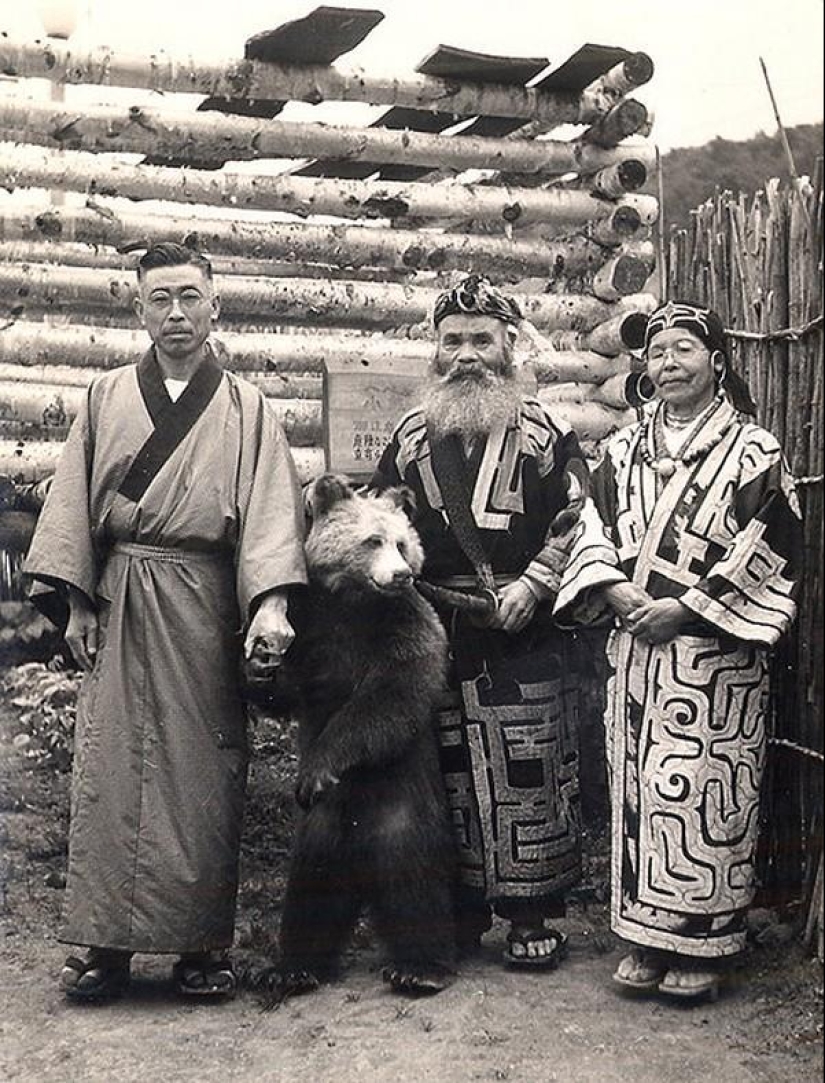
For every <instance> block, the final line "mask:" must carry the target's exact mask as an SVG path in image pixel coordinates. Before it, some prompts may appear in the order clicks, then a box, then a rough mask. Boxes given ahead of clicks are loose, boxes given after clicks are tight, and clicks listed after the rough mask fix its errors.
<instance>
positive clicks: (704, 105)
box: [0, 0, 824, 151]
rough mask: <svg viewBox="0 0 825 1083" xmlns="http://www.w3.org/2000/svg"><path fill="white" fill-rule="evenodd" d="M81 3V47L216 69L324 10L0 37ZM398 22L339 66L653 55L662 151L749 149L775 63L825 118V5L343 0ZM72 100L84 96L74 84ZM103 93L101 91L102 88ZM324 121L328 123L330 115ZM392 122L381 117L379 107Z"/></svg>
mask: <svg viewBox="0 0 825 1083" xmlns="http://www.w3.org/2000/svg"><path fill="white" fill-rule="evenodd" d="M67 3H68V4H70V5H71V4H72V3H74V6H75V8H76V13H77V26H76V29H75V32H74V35H73V38H72V43H73V44H75V45H77V47H80V46H81V45H82V44H87V43H88V44H100V45H110V46H113V47H116V48H119V49H123V50H127V51H128V52H130V53H133V54H135V53H144V52H151V51H153V50H158V49H165V50H166V51H167V52H169V53H172V54H174V55H189V54H191V55H193V56H202V57H204V58H209V59H216V58H220V57H226V58H227V59H229V58H232V57H238V56H241V55H242V54H243V44H244V41H245V40H246V38H247V37H249V36H250V35H252V34H254V33H257V32H259V31H261V30H265V29H270V28H272V27H274V26H277V25H279V24H280V23H282V22H285V21H287V20H289V19H294V18H299V17H301V16H302V15H305V14H307V13H308V12H309V11H310V10H312V9H313V8H314V7H316V6H318V5H317V3H316V2H313V0H304V2H297V0H284V2H278V0H230V2H222V3H215V2H214V0H137V2H135V0H129V2H126V0H0V30H5V31H7V32H8V31H11V32H12V33H14V34H15V35H17V34H19V35H22V36H24V37H27V36H38V35H40V34H42V26H43V23H42V20H41V14H40V12H41V10H42V9H43V8H44V7H46V6H48V5H51V4H61V5H65V4H67ZM337 3H338V6H341V7H373V8H377V9H378V10H380V11H383V12H384V14H385V19H384V20H383V22H382V23H380V24H379V25H378V27H376V29H375V30H373V31H372V33H371V34H370V35H369V37H368V38H367V39H366V41H364V42H363V43H362V44H361V45H360V46H358V48H357V49H355V50H353V51H352V52H351V53H348V54H346V55H345V56H344V57H342V58H341V60H340V61H338V66H339V67H347V68H348V67H353V66H356V67H363V68H364V69H365V70H367V71H369V72H370V73H373V72H375V73H378V72H392V73H394V74H396V75H401V74H408V73H411V72H412V70H413V69H414V67H415V65H416V63H417V62H418V61H420V60H421V59H423V57H424V56H426V54H427V53H429V52H430V51H431V50H432V49H434V48H435V46H436V45H438V44H445V45H455V46H459V47H462V48H466V49H474V50H477V51H480V52H488V53H497V54H503V55H510V56H546V57H548V59H549V60H550V61H551V63H552V64H553V65H554V66H558V65H559V64H561V63H562V62H563V61H564V60H565V59H566V58H567V57H568V56H569V55H570V54H571V53H573V52H575V50H576V49H577V48H578V47H579V46H581V45H582V44H584V43H585V42H594V43H597V44H602V45H615V46H621V47H623V48H626V49H631V50H642V51H644V52H647V53H649V55H650V56H651V58H652V59H653V61H654V64H655V66H656V72H655V74H654V76H653V79H652V81H651V83H650V84H649V85H648V86H646V87H644V88H641V89H640V90H638V91H637V92H635V96H636V97H638V98H639V99H640V100H641V101H643V102H644V104H645V105H646V106H647V108H648V110H651V111H652V112H653V114H654V117H655V121H654V126H653V130H652V133H651V138H652V139H653V141H654V142H656V143H657V144H658V145H659V146H660V147H661V149H662V150H663V151H666V150H669V149H671V148H673V147H681V146H696V145H699V144H702V143H704V142H706V141H707V140H709V139H712V138H714V137H715V136H722V137H723V138H726V139H747V138H749V137H750V136H752V135H754V134H755V133H757V132H759V131H765V132H770V133H772V132H774V131H775V130H776V124H775V121H774V116H773V111H772V108H771V103H770V99H769V97H768V93H767V90H766V87H765V83H764V77H763V75H762V71H761V68H760V65H759V57H760V56H761V57H763V58H764V60H765V63H766V65H767V69H768V73H769V75H770V79H771V83H772V85H773V90H774V94H775V96H776V98H777V103H778V106H779V111H780V115H781V118H782V121H783V123H784V124H785V125H786V126H788V127H790V126H792V125H795V124H810V123H816V122H819V121H821V120H822V116H823V102H822V96H823V79H824V77H823V0H782V2H777V0H614V2H613V3H610V2H607V0H570V2H568V3H559V0H505V2H503V3H502V2H498V3H497V2H496V0H474V2H470V0H360V3H357V2H354V0H337ZM71 89H72V90H73V88H71ZM97 93H99V92H97ZM368 108H369V107H358V106H347V105H344V104H342V103H338V104H337V106H334V105H332V104H331V103H325V104H323V105H321V106H318V107H315V108H314V109H313V107H310V106H289V107H288V110H289V111H285V112H284V113H283V114H282V117H283V119H301V118H303V117H305V116H307V117H309V116H311V117H313V119H318V120H322V119H323V120H327V121H329V122H333V123H335V122H346V121H347V120H349V122H351V123H361V122H362V121H363V120H366V119H369V118H371V116H372V115H373V114H372V113H369V114H368V115H367V116H365V115H364V110H365V109H368ZM322 111H323V115H322ZM378 111H379V112H380V111H381V110H378Z"/></svg>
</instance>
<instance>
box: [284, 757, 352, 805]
mask: <svg viewBox="0 0 825 1083" xmlns="http://www.w3.org/2000/svg"><path fill="white" fill-rule="evenodd" d="M340 781H341V780H340V778H339V777H338V776H337V775H336V774H334V773H333V772H332V771H331V770H330V768H329V767H326V766H324V765H320V766H317V767H307V768H305V769H304V770H302V771H301V772H300V773H299V775H298V784H297V786H296V787H295V800H296V801H297V802H298V804H299V806H300V807H301V808H302V809H308V808H311V807H312V806H313V805H314V804H315V802H316V801H318V800H320V798H321V797H322V796H323V795H324V794H325V793H327V792H328V791H329V790H331V789H333V788H334V787H335V786H337V785H338V783H339V782H340Z"/></svg>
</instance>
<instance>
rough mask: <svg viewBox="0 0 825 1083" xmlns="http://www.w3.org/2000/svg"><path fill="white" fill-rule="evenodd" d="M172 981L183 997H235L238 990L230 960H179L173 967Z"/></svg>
mask: <svg viewBox="0 0 825 1083" xmlns="http://www.w3.org/2000/svg"><path fill="white" fill-rule="evenodd" d="M172 980H173V981H174V983H175V988H176V989H177V991H178V992H179V993H181V994H182V995H183V996H199V997H219V996H234V994H235V992H236V990H237V988H238V979H237V977H236V976H235V971H234V970H233V969H232V964H231V963H230V961H229V960H228V959H209V958H205V959H198V958H194V957H193V958H181V959H178V961H177V962H176V963H175V965H174V966H173V967H172Z"/></svg>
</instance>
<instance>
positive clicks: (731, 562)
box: [680, 426, 802, 646]
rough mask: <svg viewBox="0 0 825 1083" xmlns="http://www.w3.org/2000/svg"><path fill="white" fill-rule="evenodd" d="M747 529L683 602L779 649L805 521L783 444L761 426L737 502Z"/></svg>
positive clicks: (749, 444)
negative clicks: (776, 645) (778, 645)
mask: <svg viewBox="0 0 825 1083" xmlns="http://www.w3.org/2000/svg"><path fill="white" fill-rule="evenodd" d="M733 515H734V517H735V520H736V523H737V524H738V527H739V530H738V532H737V533H736V536H735V538H734V540H733V542H732V544H731V545H730V546H729V548H728V549H727V551H726V552H725V553H724V555H723V556H721V557H720V559H719V560H718V561H717V562H716V563H715V564H714V565H713V567H712V569H711V570H710V571H709V572H708V573H707V574H706V575H705V576H704V577H703V578H702V579H700V580H699V581H698V582H697V583H695V584H694V585H692V586H690V587H688V589H687V590H686V591H685V593H684V594H682V595H681V597H680V601H681V602H682V603H683V604H684V605H686V606H687V607H688V608H689V609H691V610H692V611H693V612H694V613H696V614H698V615H699V616H700V617H702V618H703V619H704V620H706V621H708V622H709V623H710V624H712V625H714V626H715V627H716V628H718V629H719V630H720V631H721V632H723V633H726V634H727V635H731V636H734V637H736V638H737V639H742V640H745V641H747V642H752V643H753V642H755V643H761V644H764V645H765V646H773V645H774V644H775V643H776V642H777V641H778V639H779V638H780V636H781V635H782V634H783V633H784V632H785V631H786V630H787V629H788V627H789V625H790V624H791V622H792V621H793V619H794V616H795V614H796V602H795V594H796V588H797V581H798V576H799V563H800V558H801V545H802V533H801V515H800V511H799V503H798V500H797V496H796V491H795V489H794V485H793V479H792V477H791V474H790V471H789V469H788V465H787V463H786V461H785V458H784V456H783V454H782V451H781V449H780V447H779V444H778V443H777V441H776V440H775V439H774V437H772V436H771V435H770V434H769V433H767V432H765V430H764V429H758V428H757V427H756V426H753V428H752V431H751V434H750V436H749V438H748V440H747V441H746V444H745V449H744V453H743V457H742V468H741V472H740V476H739V479H738V485H737V489H736V493H735V496H734V498H733Z"/></svg>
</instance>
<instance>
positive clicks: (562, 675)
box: [372, 399, 601, 900]
mask: <svg viewBox="0 0 825 1083" xmlns="http://www.w3.org/2000/svg"><path fill="white" fill-rule="evenodd" d="M466 466H467V475H468V477H469V478H470V479H471V481H472V495H471V501H470V503H471V509H472V515H473V518H474V520H475V524H476V527H477V530H478V536H479V538H480V540H481V543H482V546H483V549H484V551H485V553H486V555H487V557H488V558H489V563H490V565H491V567H492V571H493V573H494V574H495V576H496V582H497V585H498V586H499V587H500V586H502V585H504V584H505V583H507V582H511V581H512V580H513V579H514V578H516V577H518V576H520V575H522V574H525V575H526V576H527V577H528V579H529V581H530V583H531V585H532V587H533V589H534V591H535V592H536V594H537V595H538V596H539V597H540V598H541V602H540V603H539V606H538V609H537V611H536V615H535V617H534V618H533V620H532V622H531V623H530V624H529V625H528V626H527V627H526V628H525V629H524V630H523V631H522V632H520V633H519V634H517V635H512V636H510V635H507V634H506V633H504V632H502V631H495V630H490V629H485V628H479V627H477V626H474V624H473V623H472V621H471V620H470V619H468V617H467V616H466V615H464V614H462V613H458V612H456V611H453V610H445V611H443V612H442V614H441V615H442V619H443V620H444V622H445V625H446V627H447V631H448V635H449V638H450V646H451V653H452V658H453V664H454V671H453V690H454V692H455V693H456V697H455V699H456V706H455V708H454V709H451V710H445V711H444V712H443V713H442V714H441V717H440V739H441V746H442V769H443V773H444V778H445V782H446V785H447V791H448V798H449V801H450V807H451V810H452V816H453V822H454V825H455V830H456V839H457V843H458V851H459V860H460V868H461V876H462V880H463V883H464V884H465V885H466V886H467V887H469V888H471V889H474V890H476V891H479V892H482V891H483V892H484V894H485V896H486V897H487V898H488V899H490V900H501V899H516V900H518V899H524V900H528V899H529V900H540V899H544V898H546V897H549V896H553V895H557V894H559V893H561V892H563V891H564V889H565V888H566V887H568V886H569V885H571V884H572V883H574V882H576V881H577V879H578V878H579V875H580V815H579V781H578V729H577V691H576V684H575V676H574V674H573V673H572V672H571V669H570V664H569V662H570V655H569V652H567V651H566V650H565V647H566V641H569V638H570V635H571V633H570V632H569V631H566V630H563V629H560V628H559V627H558V626H557V625H556V624H555V623H554V622H553V620H552V616H551V607H552V602H553V600H554V598H555V596H556V593H557V591H558V589H559V579H558V575H557V574H555V573H554V571H553V570H552V567H551V566H550V565H551V564H552V561H548V560H547V559H546V558H547V557H548V555H552V551H553V549H554V547H556V546H557V545H558V543H557V542H556V540H555V538H554V537H552V536H551V535H550V525H551V523H552V522H553V520H554V518H555V517H556V516H557V515H558V514H559V513H560V512H562V511H564V510H565V509H568V510H570V511H571V512H572V513H573V515H574V523H575V517H576V516H577V517H578V520H579V526H578V528H577V530H578V532H579V537H578V541H577V548H576V550H575V552H578V549H579V548H581V547H584V548H591V549H592V548H593V547H594V546H595V545H596V542H597V540H598V538H599V537H601V525H600V523H599V521H598V517H597V515H596V513H595V509H594V508H593V505H592V502H591V501H590V500H589V497H588V472H587V467H586V464H585V462H584V459H583V457H582V454H581V451H580V449H579V445H578V441H577V439H576V437H575V435H574V434H573V433H572V432H571V431H570V430H569V429H567V428H563V427H561V426H559V425H556V424H554V422H553V421H552V419H551V417H550V416H549V415H548V413H547V411H546V410H545V408H544V407H543V406H542V405H541V404H540V403H539V402H538V401H537V400H535V399H527V400H524V402H523V403H522V406H521V408H520V410H519V411H518V416H517V417H514V418H513V420H512V421H511V423H510V424H507V425H504V424H501V425H499V426H496V427H494V428H492V429H491V431H490V432H489V433H488V434H487V436H486V438H484V439H483V440H482V441H481V442H480V443H479V444H478V445H477V446H476V447H475V448H474V449H473V450H472V452H471V454H470V455H469V458H468V459H467V461H466ZM401 482H403V483H405V484H407V485H409V486H410V488H411V489H412V490H413V493H414V495H415V500H416V513H415V520H414V521H415V526H416V528H417V530H418V532H419V534H420V535H421V539H422V542H423V545H424V552H425V555H426V562H425V566H424V572H423V576H424V578H425V579H427V580H429V581H431V582H435V583H440V584H441V585H447V586H454V587H471V586H472V585H473V584H474V583H475V581H476V575H475V571H474V568H473V565H472V563H471V561H470V560H469V559H468V557H467V556H465V554H464V552H463V551H462V549H461V547H460V546H459V544H458V542H457V540H456V537H455V534H454V533H453V531H452V529H451V526H450V523H449V521H448V516H447V513H446V511H445V507H444V500H443V498H442V494H441V491H440V488H439V484H438V482H437V480H436V473H435V471H434V469H433V464H432V461H431V449H430V443H429V437H428V433H427V428H426V422H425V418H424V416H423V414H422V413H421V411H420V410H413V411H412V412H410V413H409V414H407V415H406V417H404V418H403V419H402V421H401V422H400V423H399V425H398V426H397V428H396V431H395V433H394V435H393V438H392V440H391V442H390V443H389V444H388V446H387V448H386V449H385V451H384V454H383V456H382V459H381V462H380V464H379V466H378V468H377V471H376V474H375V476H374V478H373V481H372V485H373V487H377V488H380V487H384V486H386V485H397V484H399V483H401Z"/></svg>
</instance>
